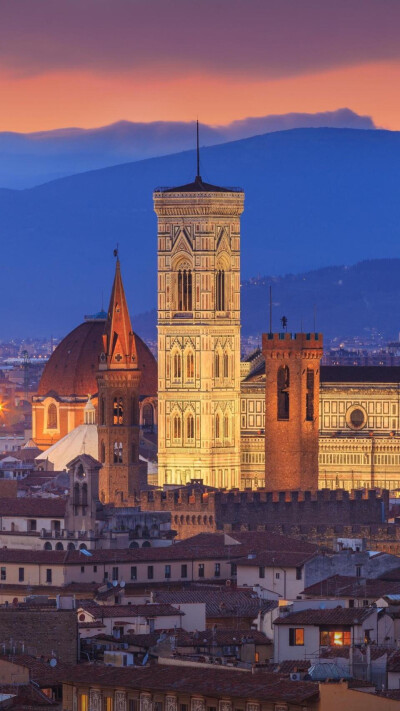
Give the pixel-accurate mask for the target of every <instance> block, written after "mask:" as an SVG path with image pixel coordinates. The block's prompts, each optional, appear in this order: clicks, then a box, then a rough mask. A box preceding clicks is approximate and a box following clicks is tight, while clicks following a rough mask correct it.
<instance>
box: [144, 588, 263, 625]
mask: <svg viewBox="0 0 400 711" xmlns="http://www.w3.org/2000/svg"><path fill="white" fill-rule="evenodd" d="M154 599H155V600H156V601H157V602H164V603H171V604H175V605H180V604H185V603H194V602H204V603H205V604H206V617H207V618H219V617H225V618H226V617H249V618H252V619H255V618H256V617H257V615H258V613H259V612H260V611H262V612H267V611H268V610H271V609H275V607H277V603H276V602H275V601H274V600H261V599H260V598H259V597H258V596H257V595H256V594H255V593H253V592H252V591H250V590H249V591H248V592H247V591H243V590H232V589H231V588H226V589H222V590H218V591H214V590H209V589H206V588H205V589H203V590H177V591H169V590H166V591H160V592H156V593H155V595H154Z"/></svg>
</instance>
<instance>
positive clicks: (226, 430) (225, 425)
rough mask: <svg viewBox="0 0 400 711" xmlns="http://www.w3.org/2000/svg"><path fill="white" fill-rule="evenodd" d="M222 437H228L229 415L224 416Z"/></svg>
mask: <svg viewBox="0 0 400 711" xmlns="http://www.w3.org/2000/svg"><path fill="white" fill-rule="evenodd" d="M224 438H225V439H229V415H228V414H226V415H225V416H224Z"/></svg>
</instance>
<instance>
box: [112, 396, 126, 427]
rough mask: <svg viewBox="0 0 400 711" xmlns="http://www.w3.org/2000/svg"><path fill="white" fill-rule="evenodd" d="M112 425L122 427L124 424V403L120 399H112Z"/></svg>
mask: <svg viewBox="0 0 400 711" xmlns="http://www.w3.org/2000/svg"><path fill="white" fill-rule="evenodd" d="M113 424H114V425H123V424H124V402H123V399H122V397H115V398H114V409H113Z"/></svg>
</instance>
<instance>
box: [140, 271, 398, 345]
mask: <svg viewBox="0 0 400 711" xmlns="http://www.w3.org/2000/svg"><path fill="white" fill-rule="evenodd" d="M270 286H272V303H273V309H272V313H273V318H272V328H273V330H275V331H279V330H281V325H280V319H281V317H282V316H283V315H285V316H286V317H287V318H288V330H289V331H300V329H301V328H303V330H304V331H312V330H313V328H314V306H315V307H316V309H315V316H316V327H317V329H318V330H320V331H323V333H324V335H325V336H326V337H328V338H332V337H334V336H338V337H340V338H343V337H344V338H345V337H348V336H351V335H359V336H363V337H364V338H367V337H368V336H369V335H370V334H371V332H372V331H376V332H378V333H381V334H382V335H383V337H384V338H385V339H394V338H395V339H396V340H397V338H398V334H399V331H400V308H397V304H400V259H379V260H371V261H365V262H360V263H358V264H355V265H354V266H351V267H343V266H342V267H325V268H323V269H316V270H314V271H311V272H304V273H302V274H296V275H293V274H288V275H286V276H281V277H258V278H255V279H251V280H249V281H244V282H243V283H242V292H241V305H242V334H243V335H244V336H249V335H257V334H260V333H262V332H263V331H264V332H265V331H267V330H268V328H269V287H270ZM156 321H157V312H156V310H155V309H154V310H153V311H151V312H149V313H146V314H139V315H138V316H137V317H136V318H135V330H137V331H138V333H140V335H141V336H142V337H143V338H145V339H148V340H155V339H156Z"/></svg>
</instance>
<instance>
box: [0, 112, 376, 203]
mask: <svg viewBox="0 0 400 711" xmlns="http://www.w3.org/2000/svg"><path fill="white" fill-rule="evenodd" d="M321 126H325V127H330V128H360V129H361V128H364V129H373V128H375V126H374V122H373V121H372V119H371V118H370V117H369V116H360V115H359V114H356V113H354V111H351V110H350V109H338V110H336V111H326V112H323V113H316V114H305V113H292V114H283V115H270V116H261V117H257V118H254V117H253V118H251V117H250V118H247V119H242V120H240V121H233V122H232V123H229V124H227V125H225V126H209V125H207V124H201V127H200V138H201V145H202V146H212V145H216V144H219V143H227V142H229V141H234V140H238V139H241V138H249V137H251V136H254V135H257V134H263V133H270V132H272V131H282V130H287V129H291V128H316V127H321ZM195 136H196V127H195V123H194V122H192V123H185V122H183V121H153V122H150V123H133V122H130V121H119V122H117V123H114V124H111V125H109V126H101V127H99V128H90V129H84V128H63V129H56V130H53V131H39V132H35V133H13V132H10V131H6V132H0V187H3V188H16V189H21V188H29V187H33V186H34V185H39V184H40V183H44V182H48V181H50V180H54V179H56V178H61V177H63V176H66V175H71V174H75V173H82V172H85V171H88V170H94V169H97V168H104V167H106V166H109V165H116V164H118V163H125V162H127V161H136V160H143V159H145V158H153V157H157V156H162V155H169V154H171V153H177V152H179V151H184V150H189V149H191V148H193V146H194V144H195Z"/></svg>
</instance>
